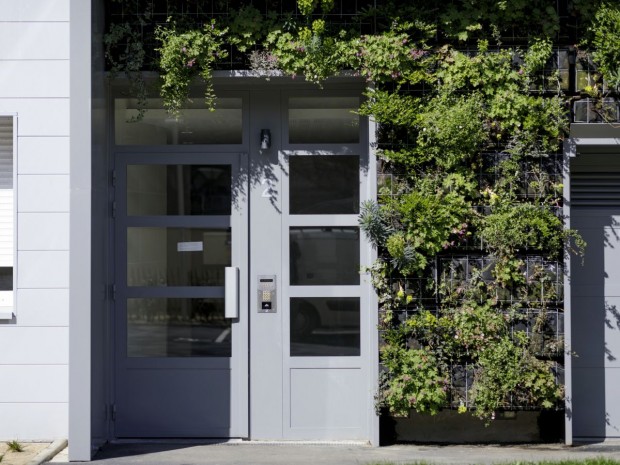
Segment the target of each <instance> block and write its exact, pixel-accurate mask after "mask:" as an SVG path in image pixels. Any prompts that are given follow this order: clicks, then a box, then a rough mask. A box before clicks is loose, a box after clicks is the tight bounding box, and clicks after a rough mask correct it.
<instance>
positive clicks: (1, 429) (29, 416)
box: [0, 403, 69, 441]
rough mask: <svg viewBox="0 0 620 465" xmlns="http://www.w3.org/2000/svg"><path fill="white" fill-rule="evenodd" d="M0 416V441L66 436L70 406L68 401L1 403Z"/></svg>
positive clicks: (49, 438)
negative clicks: (0, 419)
mask: <svg viewBox="0 0 620 465" xmlns="http://www.w3.org/2000/svg"><path fill="white" fill-rule="evenodd" d="M0 418H2V421H0V441H8V440H12V439H15V438H19V439H25V438H28V439H29V440H53V439H57V438H66V437H67V430H68V426H69V425H68V423H69V406H68V405H67V404H66V403H27V404H19V403H7V404H3V403H0Z"/></svg>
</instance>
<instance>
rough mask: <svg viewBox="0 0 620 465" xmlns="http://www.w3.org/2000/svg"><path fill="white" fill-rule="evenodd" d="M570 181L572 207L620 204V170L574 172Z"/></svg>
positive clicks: (613, 205)
mask: <svg viewBox="0 0 620 465" xmlns="http://www.w3.org/2000/svg"><path fill="white" fill-rule="evenodd" d="M570 183H571V184H570V200H571V206H572V207H593V208H598V207H619V206H620V172H617V171H615V172H614V171H610V172H607V173H601V172H598V173H595V172H574V173H571V181H570Z"/></svg>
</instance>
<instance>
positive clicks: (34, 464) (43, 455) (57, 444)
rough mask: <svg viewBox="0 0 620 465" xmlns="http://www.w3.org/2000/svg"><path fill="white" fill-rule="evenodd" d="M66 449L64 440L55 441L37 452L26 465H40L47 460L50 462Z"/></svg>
mask: <svg viewBox="0 0 620 465" xmlns="http://www.w3.org/2000/svg"><path fill="white" fill-rule="evenodd" d="M65 447H67V440H66V439H56V440H55V441H54V442H52V443H51V444H50V445H49V446H47V447H46V448H45V449H43V450H42V451H41V452H39V453H38V454H37V455H36V456H35V457H34V458H33V459H32V460H30V462H28V463H27V464H26V465H40V464H42V463H44V462H47V461H48V460H51V459H52V458H53V457H54V456H55V455H56V454H58V453H59V452H60V451H61V450H63V449H64V448H65Z"/></svg>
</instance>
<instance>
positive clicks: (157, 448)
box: [55, 442, 620, 465]
mask: <svg viewBox="0 0 620 465" xmlns="http://www.w3.org/2000/svg"><path fill="white" fill-rule="evenodd" d="M601 456H604V457H608V458H612V459H615V460H618V461H620V443H617V442H616V443H605V444H590V445H583V446H577V447H566V446H563V445H561V444H537V445H520V446H489V445H480V446H478V445H470V446H425V445H394V446H387V447H376V448H375V447H370V446H364V445H351V444H286V443H284V444H283V443H260V442H258V443H257V442H240V443H220V444H196V443H194V444H191V443H190V444H182V443H170V444H164V443H150V444H147V443H138V444H136V443H133V444H110V445H108V446H106V447H105V448H104V449H103V450H102V451H100V452H99V453H98V454H97V456H96V457H95V458H94V459H93V462H94V463H96V464H100V465H129V464H144V465H176V464H178V465H190V464H191V465H198V464H201V465H363V464H378V463H389V462H391V463H395V464H405V463H412V462H421V461H423V462H428V463H437V464H492V463H503V462H508V461H540V460H552V461H558V460H563V459H576V460H581V459H585V458H589V457H601ZM55 463H67V462H56V461H55Z"/></svg>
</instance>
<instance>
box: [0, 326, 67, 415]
mask: <svg viewBox="0 0 620 465" xmlns="http://www.w3.org/2000/svg"><path fill="white" fill-rule="evenodd" d="M2 329H3V331H2V337H0V365H66V364H67V363H68V361H69V328H40V327H33V328H22V327H20V326H10V327H6V328H2ZM0 418H2V421H0V424H2V423H4V421H5V420H4V418H3V417H2V415H0Z"/></svg>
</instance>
